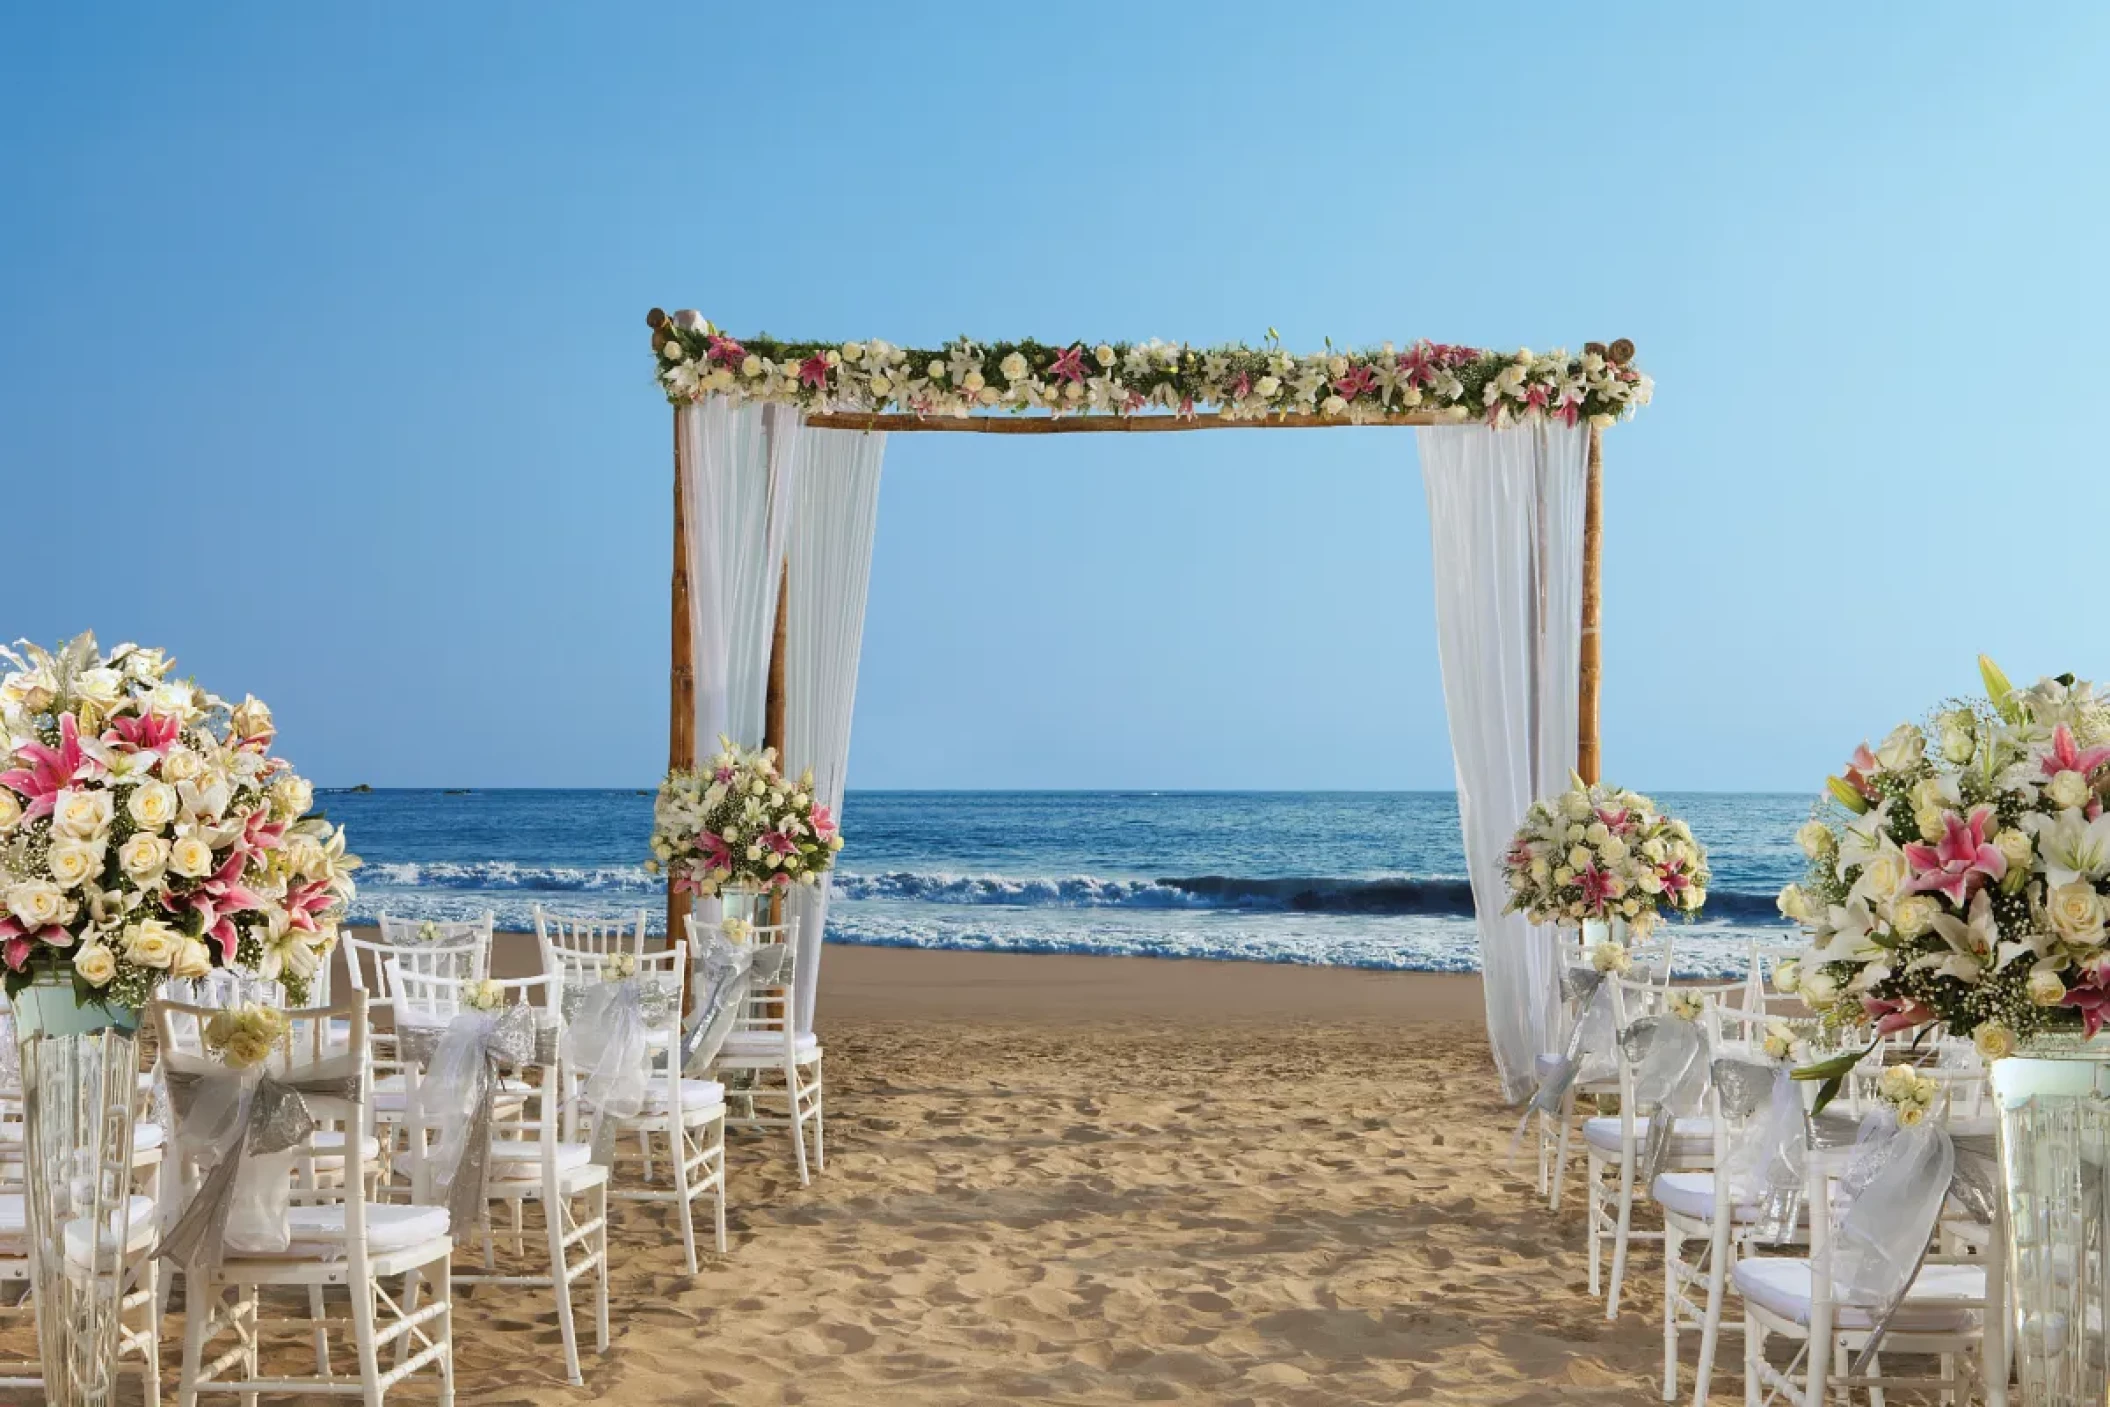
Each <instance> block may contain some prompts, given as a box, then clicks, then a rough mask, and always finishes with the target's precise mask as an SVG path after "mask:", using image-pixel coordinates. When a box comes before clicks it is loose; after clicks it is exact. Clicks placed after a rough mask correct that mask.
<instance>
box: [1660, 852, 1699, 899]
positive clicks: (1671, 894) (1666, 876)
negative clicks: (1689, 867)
mask: <svg viewBox="0 0 2110 1407" xmlns="http://www.w3.org/2000/svg"><path fill="white" fill-rule="evenodd" d="M1656 878H1657V879H1660V880H1662V881H1663V897H1664V898H1666V899H1668V900H1670V901H1671V902H1672V903H1673V904H1675V903H1677V902H1678V896H1679V895H1681V894H1683V893H1684V892H1685V891H1686V890H1688V889H1690V888H1692V879H1691V877H1690V876H1689V875H1687V874H1686V873H1685V862H1684V861H1683V860H1669V861H1666V862H1664V863H1663V864H1661V865H1658V866H1657V867H1656Z"/></svg>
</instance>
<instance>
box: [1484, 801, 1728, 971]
mask: <svg viewBox="0 0 2110 1407" xmlns="http://www.w3.org/2000/svg"><path fill="white" fill-rule="evenodd" d="M1570 780H1571V782H1572V785H1571V786H1570V787H1569V788H1568V790H1567V791H1565V792H1563V793H1562V794H1561V795H1559V796H1556V797H1552V798H1549V799H1547V800H1545V801H1534V802H1533V803H1531V808H1530V809H1529V810H1528V811H1526V812H1525V813H1524V823H1523V825H1522V826H1520V827H1519V828H1518V830H1517V833H1516V838H1515V839H1514V840H1512V841H1511V842H1510V845H1509V852H1508V853H1507V854H1506V855H1505V856H1504V857H1503V860H1502V873H1503V878H1504V879H1505V880H1506V881H1507V882H1508V886H1509V903H1508V906H1507V907H1506V908H1505V909H1504V912H1505V913H1522V914H1524V915H1525V916H1526V917H1527V918H1529V919H1530V920H1531V921H1532V922H1533V923H1539V924H1552V925H1554V926H1556V927H1560V928H1583V929H1585V930H1586V931H1587V930H1589V929H1593V928H1596V927H1597V926H1598V925H1603V930H1602V931H1603V937H1602V938H1601V939H1600V940H1599V948H1598V950H1596V951H1593V954H1592V961H1593V962H1595V963H1596V964H1597V965H1598V967H1599V970H1600V971H1603V970H1607V965H1610V966H1619V963H1618V961H1617V957H1618V955H1620V954H1623V952H1624V948H1625V944H1624V943H1623V942H1622V941H1620V935H1621V934H1623V933H1625V932H1627V931H1631V932H1633V933H1635V934H1638V935H1646V934H1647V932H1648V931H1649V929H1651V928H1652V927H1654V926H1655V924H1656V922H1657V921H1658V920H1660V919H1663V918H1667V917H1678V918H1684V919H1690V918H1691V917H1692V916H1693V915H1694V914H1697V913H1698V912H1699V911H1700V908H1701V906H1702V905H1704V904H1705V903H1706V902H1707V880H1708V873H1707V852H1706V850H1705V849H1703V848H1702V847H1701V845H1700V843H1699V842H1698V841H1696V840H1694V839H1693V836H1692V830H1691V828H1690V827H1688V826H1687V825H1686V824H1685V822H1683V821H1681V820H1678V819H1677V818H1675V817H1671V816H1666V815H1664V814H1663V813H1662V812H1660V811H1659V810H1657V808H1656V803H1655V802H1653V801H1651V800H1649V799H1648V798H1647V797H1645V796H1642V795H1640V794H1638V793H1636V792H1631V791H1623V790H1621V789H1620V788H1618V787H1612V786H1606V785H1602V784H1598V785H1591V784H1589V783H1586V782H1584V781H1583V780H1582V779H1581V778H1580V777H1573V776H1571V778H1570ZM1607 942H1609V943H1610V944H1611V945H1612V948H1611V949H1610V950H1606V949H1604V948H1603V946H1602V945H1603V944H1605V943H1607Z"/></svg>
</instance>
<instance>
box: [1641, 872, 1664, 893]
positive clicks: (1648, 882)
mask: <svg viewBox="0 0 2110 1407" xmlns="http://www.w3.org/2000/svg"><path fill="white" fill-rule="evenodd" d="M1634 882H1635V884H1637V885H1638V886H1640V889H1641V892H1642V893H1643V894H1661V893H1662V892H1663V879H1662V876H1660V875H1658V874H1657V873H1656V872H1655V871H1654V870H1643V871H1642V872H1641V878H1639V879H1637V880H1635V881H1634Z"/></svg>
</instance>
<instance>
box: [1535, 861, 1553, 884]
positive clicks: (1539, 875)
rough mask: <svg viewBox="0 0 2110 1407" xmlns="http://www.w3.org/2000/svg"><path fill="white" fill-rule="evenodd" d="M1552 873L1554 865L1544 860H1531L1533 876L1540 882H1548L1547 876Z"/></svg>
mask: <svg viewBox="0 0 2110 1407" xmlns="http://www.w3.org/2000/svg"><path fill="white" fill-rule="evenodd" d="M1552 873H1553V867H1552V866H1551V865H1549V864H1547V863H1546V862H1545V861H1544V860H1533V861H1532V862H1531V877H1532V879H1533V880H1535V881H1537V882H1538V883H1540V884H1544V883H1545V882H1546V876H1548V875H1550V874H1552Z"/></svg>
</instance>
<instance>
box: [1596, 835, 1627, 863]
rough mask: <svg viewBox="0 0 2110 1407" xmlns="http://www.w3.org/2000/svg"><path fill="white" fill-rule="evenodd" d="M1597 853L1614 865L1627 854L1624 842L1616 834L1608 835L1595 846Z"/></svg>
mask: <svg viewBox="0 0 2110 1407" xmlns="http://www.w3.org/2000/svg"><path fill="white" fill-rule="evenodd" d="M1597 853H1598V854H1600V855H1602V856H1604V858H1605V860H1606V861H1607V862H1609V863H1611V864H1614V865H1616V864H1618V863H1619V862H1620V861H1621V860H1624V859H1625V858H1626V856H1627V849H1626V842H1625V841H1623V840H1621V839H1620V838H1619V837H1618V836H1616V835H1608V836H1606V837H1605V838H1604V841H1603V843H1601V844H1600V845H1599V846H1598V847H1597Z"/></svg>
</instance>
